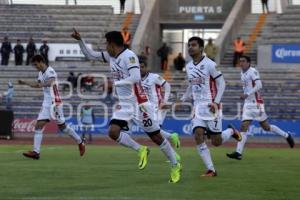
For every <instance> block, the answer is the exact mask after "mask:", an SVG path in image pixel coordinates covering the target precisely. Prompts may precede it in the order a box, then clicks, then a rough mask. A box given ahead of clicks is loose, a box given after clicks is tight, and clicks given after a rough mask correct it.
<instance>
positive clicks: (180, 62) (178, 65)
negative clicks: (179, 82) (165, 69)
mask: <svg viewBox="0 0 300 200" xmlns="http://www.w3.org/2000/svg"><path fill="white" fill-rule="evenodd" d="M174 67H175V69H176V70H178V71H182V70H183V68H184V67H185V59H184V58H183V56H182V53H179V54H178V56H177V57H176V58H175V59H174Z"/></svg>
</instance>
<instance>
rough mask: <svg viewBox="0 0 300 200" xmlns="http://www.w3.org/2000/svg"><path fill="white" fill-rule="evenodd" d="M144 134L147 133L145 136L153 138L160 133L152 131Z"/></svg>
mask: <svg viewBox="0 0 300 200" xmlns="http://www.w3.org/2000/svg"><path fill="white" fill-rule="evenodd" d="M146 133H147V135H149V136H153V135H157V134H159V133H160V130H157V131H153V132H146Z"/></svg>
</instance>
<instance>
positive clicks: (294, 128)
mask: <svg viewBox="0 0 300 200" xmlns="http://www.w3.org/2000/svg"><path fill="white" fill-rule="evenodd" d="M66 122H67V123H68V124H69V125H70V126H71V127H72V128H74V130H75V131H76V132H78V133H82V126H81V125H82V124H80V123H78V121H77V119H76V118H74V117H72V118H69V119H67V120H66ZM108 122H109V118H102V117H99V118H96V122H95V125H93V126H92V127H91V130H90V131H91V133H92V134H97V135H106V134H107V130H108V124H109V123H108ZM35 123H36V120H35V119H29V118H17V119H15V120H14V123H13V132H14V133H21V134H25V135H26V134H29V133H33V132H34V127H35ZM270 123H271V124H274V125H276V126H278V127H280V128H282V129H283V130H286V131H289V133H291V134H292V135H293V136H294V137H297V138H299V137H300V121H299V120H270ZM229 124H233V125H235V126H236V127H239V126H240V124H241V121H240V120H223V129H225V128H226V127H227V126H228V125H229ZM163 129H164V130H166V131H170V132H177V133H179V134H180V135H181V136H191V135H192V131H191V120H187V119H179V120H174V119H172V118H167V119H166V120H165V121H164V124H163ZM131 130H132V134H134V135H146V134H145V133H144V131H143V130H142V129H141V128H140V127H139V126H137V125H133V126H132V129H131ZM44 132H45V133H50V134H57V133H59V130H58V128H57V126H56V123H55V122H54V121H51V122H50V123H49V124H47V126H46V127H45V129H44ZM248 135H252V136H257V137H265V138H270V137H271V138H272V137H278V136H277V135H275V134H273V133H271V132H268V131H264V130H263V129H262V128H261V127H260V126H259V124H258V122H254V123H252V124H251V125H250V127H249V132H248Z"/></svg>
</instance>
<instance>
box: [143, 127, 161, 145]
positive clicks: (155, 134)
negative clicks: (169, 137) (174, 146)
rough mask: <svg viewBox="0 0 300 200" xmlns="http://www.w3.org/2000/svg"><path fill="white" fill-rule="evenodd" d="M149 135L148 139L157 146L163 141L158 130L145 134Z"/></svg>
mask: <svg viewBox="0 0 300 200" xmlns="http://www.w3.org/2000/svg"><path fill="white" fill-rule="evenodd" d="M147 134H148V135H149V137H150V138H151V140H152V141H153V142H154V143H155V144H157V145H161V144H162V143H163V141H164V138H163V137H162V135H161V134H160V132H159V130H158V131H154V132H151V133H147Z"/></svg>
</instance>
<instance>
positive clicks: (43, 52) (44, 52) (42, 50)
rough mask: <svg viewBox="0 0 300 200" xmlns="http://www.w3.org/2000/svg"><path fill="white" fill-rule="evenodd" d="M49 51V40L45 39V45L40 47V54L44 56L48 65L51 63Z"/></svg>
mask: <svg viewBox="0 0 300 200" xmlns="http://www.w3.org/2000/svg"><path fill="white" fill-rule="evenodd" d="M48 52H49V46H48V45H47V40H44V41H43V45H42V46H41V47H40V54H41V55H42V56H43V57H44V59H45V63H46V65H47V66H48V65H49V60H48Z"/></svg>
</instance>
